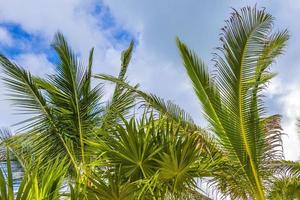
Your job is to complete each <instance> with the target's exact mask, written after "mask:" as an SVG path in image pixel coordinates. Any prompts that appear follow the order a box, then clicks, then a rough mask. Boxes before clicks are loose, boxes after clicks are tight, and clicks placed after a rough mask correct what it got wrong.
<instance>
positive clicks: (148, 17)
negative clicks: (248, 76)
mask: <svg viewBox="0 0 300 200" xmlns="http://www.w3.org/2000/svg"><path fill="white" fill-rule="evenodd" d="M247 5H249V6H255V5H256V6H257V7H258V8H265V9H266V11H267V12H269V13H271V14H272V15H273V16H274V17H275V26H274V29H275V30H281V29H285V28H287V29H288V30H289V33H290V35H291V39H290V41H289V42H288V46H287V48H286V50H285V53H284V55H282V56H281V57H280V58H279V59H278V60H277V62H276V64H274V65H273V66H272V70H273V71H276V72H278V76H277V77H276V78H275V79H274V80H272V82H271V83H269V87H268V90H267V91H266V93H265V96H266V97H265V100H266V107H267V111H268V113H269V114H276V113H280V114H281V115H282V126H283V128H284V133H286V134H285V135H284V137H283V144H284V152H285V156H286V159H289V160H297V159H299V158H300V142H299V140H300V138H299V137H298V136H299V134H297V128H296V118H297V117H300V78H299V76H300V56H299V51H300V25H299V22H298V20H297V19H299V17H300V12H299V11H300V2H298V1H292V0H285V1H280V0H273V1H263V0H260V1H257V2H256V1H249V0H248V1H247V0H246V1H237V0H226V1H224V0H219V1H217V0H202V1H199V0H186V1H182V0H172V1H171V0H165V1H162V0H151V1H140V0H127V1H124V0H103V1H99V0H84V1H83V0H82V1H80V0H48V1H40V0H27V1H23V0H0V52H1V53H3V54H5V55H6V56H7V57H9V58H10V59H12V60H14V61H15V62H16V63H18V64H19V65H20V66H22V67H24V68H26V69H28V70H30V71H31V72H32V73H33V74H35V75H41V76H43V75H45V74H47V73H53V72H54V71H55V67H54V64H53V63H54V60H55V53H54V52H53V50H52V49H51V48H50V43H51V41H52V39H53V36H54V34H55V33H56V32H57V31H60V32H62V33H63V34H64V35H65V37H66V38H67V40H68V41H69V43H70V44H71V46H72V48H73V49H74V50H75V52H76V53H77V54H78V56H79V57H80V58H81V59H82V60H83V61H87V59H88V52H89V50H90V48H92V47H95V55H94V59H95V60H94V71H93V72H94V73H107V74H111V75H116V74H117V72H118V70H119V66H120V54H121V51H122V50H124V49H125V48H126V47H127V46H128V44H129V42H130V41H131V40H134V41H135V50H134V55H133V58H132V62H131V64H130V68H129V72H128V80H129V81H130V82H131V83H133V84H134V83H140V84H141V88H142V89H143V90H146V91H148V92H151V93H154V94H156V95H158V96H160V97H163V98H164V99H169V100H172V101H173V102H174V103H176V104H178V105H180V106H181V107H182V108H184V109H185V110H186V111H187V112H189V113H190V114H191V115H192V116H193V118H194V119H195V121H196V122H197V123H199V124H200V125H202V126H204V127H206V126H207V124H206V123H205V120H204V117H203V116H202V114H201V106H200V104H199V102H198V100H197V99H196V97H195V95H194V94H193V89H192V85H191V83H190V81H189V80H188V78H187V75H186V74H185V71H184V68H183V66H182V63H181V60H180V57H179V54H178V51H177V49H176V45H175V38H176V36H178V37H180V38H181V39H182V40H183V41H184V42H185V43H187V45H188V46H189V47H190V48H192V49H194V50H195V51H196V52H197V54H198V55H199V56H200V57H201V58H202V59H203V60H205V61H206V63H207V65H209V66H210V69H213V66H212V64H213V63H212V62H211V58H212V53H213V52H214V49H215V47H218V46H219V45H220V41H219V37H220V36H219V34H220V29H221V28H222V27H223V26H224V25H225V24H224V21H225V20H226V19H228V17H229V15H230V13H231V12H232V8H235V9H239V8H241V7H243V6H247ZM298 66H299V67H298ZM0 75H3V74H0ZM108 92H109V91H108ZM6 98H7V96H5V88H4V87H3V85H0V126H1V127H10V128H11V129H12V130H14V126H13V124H15V123H17V122H19V121H20V120H21V119H22V118H23V117H24V116H20V115H16V113H15V111H14V109H13V107H11V105H10V103H9V101H7V100H6Z"/></svg>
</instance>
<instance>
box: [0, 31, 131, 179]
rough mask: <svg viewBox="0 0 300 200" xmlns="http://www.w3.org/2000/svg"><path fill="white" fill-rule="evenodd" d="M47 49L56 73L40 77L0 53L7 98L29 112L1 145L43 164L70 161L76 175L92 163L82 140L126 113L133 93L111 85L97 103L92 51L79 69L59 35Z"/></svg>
mask: <svg viewBox="0 0 300 200" xmlns="http://www.w3.org/2000/svg"><path fill="white" fill-rule="evenodd" d="M52 47H53V48H54V50H55V51H56V53H57V61H56V63H55V64H56V70H55V71H56V73H55V74H50V75H47V76H46V78H42V77H36V76H34V75H32V74H31V73H30V72H28V71H26V70H25V69H23V68H22V67H20V66H18V65H17V64H15V63H13V62H11V61H10V60H8V59H7V58H6V57H5V56H3V55H0V63H1V65H2V69H3V72H4V73H5V77H4V78H3V80H4V83H5V84H6V86H7V90H8V96H9V98H10V100H11V101H12V102H13V105H14V106H16V107H17V110H18V111H20V113H21V114H28V115H29V117H28V118H27V119H26V120H25V121H23V122H20V123H19V124H21V125H22V127H21V129H20V131H21V132H22V133H21V134H17V135H15V136H14V137H12V138H11V139H8V140H6V144H7V145H8V146H9V147H10V149H11V150H12V151H14V152H15V154H18V155H19V156H20V157H23V158H24V159H22V160H23V161H26V160H27V161H28V160H32V159H36V158H39V159H42V160H41V161H39V162H41V163H42V164H44V165H47V164H48V163H49V162H51V161H52V160H53V159H54V158H57V157H59V158H61V159H65V160H67V161H70V162H71V165H70V172H72V173H73V174H75V175H76V177H81V178H82V176H81V175H82V174H85V173H87V172H88V171H89V168H90V167H92V165H93V158H92V157H93V156H92V155H93V154H89V147H88V144H89V143H91V141H94V140H95V139H99V138H98V137H97V134H98V132H101V131H99V130H102V129H103V130H104V129H105V130H108V129H109V128H110V127H111V126H114V125H115V124H116V123H117V121H118V118H119V115H120V114H121V115H126V114H127V112H128V110H129V109H130V108H131V107H132V106H133V105H134V94H133V92H131V91H129V90H127V89H125V88H122V87H120V86H118V85H116V87H115V92H114V95H113V98H112V100H111V101H109V102H107V103H106V102H101V98H102V93H103V87H102V85H100V84H99V85H97V86H95V87H92V85H91V81H92V80H91V79H92V64H93V51H94V50H93V49H91V51H90V55H89V62H88V65H87V67H85V65H83V63H82V62H80V61H79V59H78V57H77V56H76V54H75V53H74V52H73V51H72V50H71V48H70V47H69V45H68V44H67V42H66V40H65V38H64V37H63V35H62V34H60V33H57V34H56V35H55V39H54V42H53V44H52ZM132 47H133V43H131V44H130V46H129V48H128V49H127V50H126V51H124V52H123V54H122V55H123V56H122V66H121V71H120V75H119V78H120V79H121V80H122V79H123V78H125V74H126V71H127V67H128V63H129V60H130V57H131V52H132ZM103 104H104V106H103ZM24 149H26V151H24Z"/></svg>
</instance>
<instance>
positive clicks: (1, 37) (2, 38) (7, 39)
mask: <svg viewBox="0 0 300 200" xmlns="http://www.w3.org/2000/svg"><path fill="white" fill-rule="evenodd" d="M0 44H1V45H5V46H11V45H12V44H13V39H12V38H11V35H10V34H9V32H8V31H7V30H6V29H5V28H3V27H0Z"/></svg>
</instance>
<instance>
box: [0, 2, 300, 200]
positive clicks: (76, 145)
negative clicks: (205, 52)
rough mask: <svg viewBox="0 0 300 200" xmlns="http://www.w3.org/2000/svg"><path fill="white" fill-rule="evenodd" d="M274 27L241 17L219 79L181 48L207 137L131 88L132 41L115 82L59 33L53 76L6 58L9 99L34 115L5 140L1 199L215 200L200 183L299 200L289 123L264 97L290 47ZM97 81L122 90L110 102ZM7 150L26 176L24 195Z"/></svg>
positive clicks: (265, 17) (252, 11)
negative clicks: (289, 157) (286, 139)
mask: <svg viewBox="0 0 300 200" xmlns="http://www.w3.org/2000/svg"><path fill="white" fill-rule="evenodd" d="M272 28H273V17H272V16H271V15H270V14H268V13H266V12H265V10H258V9H256V8H250V7H246V8H242V9H241V10H240V11H236V10H234V11H233V13H232V14H231V17H230V19H229V20H227V21H226V26H225V27H224V28H223V29H222V33H221V47H219V48H218V52H217V53H215V54H214V64H215V68H216V70H215V73H213V74H212V73H209V71H208V67H207V66H206V65H205V63H204V61H202V60H201V59H200V58H198V56H197V55H196V53H195V52H193V51H192V50H190V49H189V48H188V47H187V46H186V45H185V44H184V43H183V42H182V41H181V40H180V39H177V46H178V49H179V52H180V55H181V57H182V60H183V65H184V67H185V69H186V72H187V75H188V76H189V78H190V80H191V82H192V84H193V87H194V91H195V94H196V96H197V97H198V99H199V101H200V102H201V105H202V108H203V114H204V116H205V118H206V119H207V121H208V123H209V129H207V130H205V129H203V128H201V127H199V126H198V125H197V124H195V122H194V120H193V119H192V117H191V116H190V115H189V114H188V113H186V112H185V111H184V110H183V109H182V108H180V107H179V106H178V105H176V104H174V103H173V102H171V101H165V100H164V99H162V98H160V97H157V96H155V95H154V94H148V93H146V92H144V91H141V90H140V89H139V87H138V85H134V86H131V85H130V84H129V82H128V81H127V80H126V78H127V77H126V72H127V69H128V66H129V63H130V59H131V57H132V52H133V46H134V44H133V42H131V43H130V45H129V47H128V49H126V50H125V51H123V52H122V56H121V68H120V72H119V74H118V76H117V77H113V76H110V75H105V74H97V75H95V76H93V75H92V66H93V53H94V49H91V51H90V54H89V59H88V63H87V64H86V65H85V64H83V63H82V62H81V61H80V60H79V59H78V56H77V55H76V53H74V52H73V51H72V49H71V48H70V46H69V45H68V43H67V41H66V40H65V38H64V37H63V35H62V34H60V33H57V34H56V35H55V39H54V42H53V44H52V47H53V48H54V50H55V52H56V53H57V56H58V59H57V62H56V63H55V66H56V70H55V73H54V74H48V75H47V76H46V77H37V76H34V75H32V74H31V73H30V72H29V71H27V70H25V69H24V68H22V67H21V66H18V65H17V64H16V63H13V62H11V61H10V60H9V59H7V58H6V57H5V56H3V55H0V64H1V66H2V69H3V72H4V73H5V76H4V77H3V81H4V83H5V85H6V88H7V93H8V97H9V98H10V100H11V101H12V103H13V105H14V106H15V107H16V108H17V111H19V112H20V113H21V114H27V115H28V116H29V117H28V118H27V119H26V120H25V121H23V122H20V123H19V125H20V126H21V129H20V130H19V131H20V133H18V134H14V135H13V136H11V134H8V133H9V132H7V131H5V130H3V131H2V132H0V135H1V136H3V137H0V146H1V147H4V148H5V149H6V155H5V156H2V157H3V158H6V159H7V175H5V174H4V173H3V171H0V199H3V200H13V199H17V200H19V199H20V200H27V199H28V200H29V199H33V200H42V199H43V200H48V199H49V200H50V199H54V200H55V199H57V200H58V199H61V198H64V199H71V200H77V199H82V200H85V199H89V200H90V199H91V200H93V199H95V200H110V199H115V200H117V199H146V200H147V199H187V200H188V199H205V200H207V199H210V198H208V197H207V196H206V195H205V193H204V192H203V191H202V190H201V188H200V187H199V181H206V182H208V183H210V185H211V186H212V188H213V189H215V190H217V191H218V192H220V193H221V195H222V196H223V197H230V198H231V199H266V198H269V199H297V198H299V194H298V191H299V172H300V171H299V163H298V162H292V161H285V160H284V159H283V152H282V142H281V136H282V128H281V126H280V119H281V117H280V116H279V115H272V116H268V115H267V114H266V111H265V108H264V104H263V98H262V92H263V89H264V88H265V87H266V83H268V81H269V80H270V79H271V78H272V77H274V76H275V74H274V73H272V72H271V71H270V69H269V67H270V66H271V64H272V63H273V62H274V61H275V59H276V58H277V57H278V56H279V55H280V54H282V52H283V50H284V47H285V45H286V42H287V40H288V38H289V35H288V33H287V31H286V30H283V31H279V32H275V33H274V32H272ZM93 77H95V78H97V79H101V80H104V81H110V82H113V83H115V86H114V89H113V94H112V97H111V99H110V100H108V101H103V99H102V96H103V85H102V84H98V85H96V86H94V87H93V84H92V78H93ZM136 107H138V109H139V110H138V112H135V111H136V110H135V109H136ZM140 111H141V112H140ZM136 113H143V114H136ZM0 150H1V149H0ZM9 152H11V153H12V154H13V155H14V156H15V158H16V159H17V160H18V161H19V162H20V163H21V165H22V167H23V169H24V176H23V178H22V180H21V183H20V186H19V188H18V191H14V190H13V175H12V170H11V164H10V158H11V155H10V153H9ZM1 154H2V155H3V153H1Z"/></svg>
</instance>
